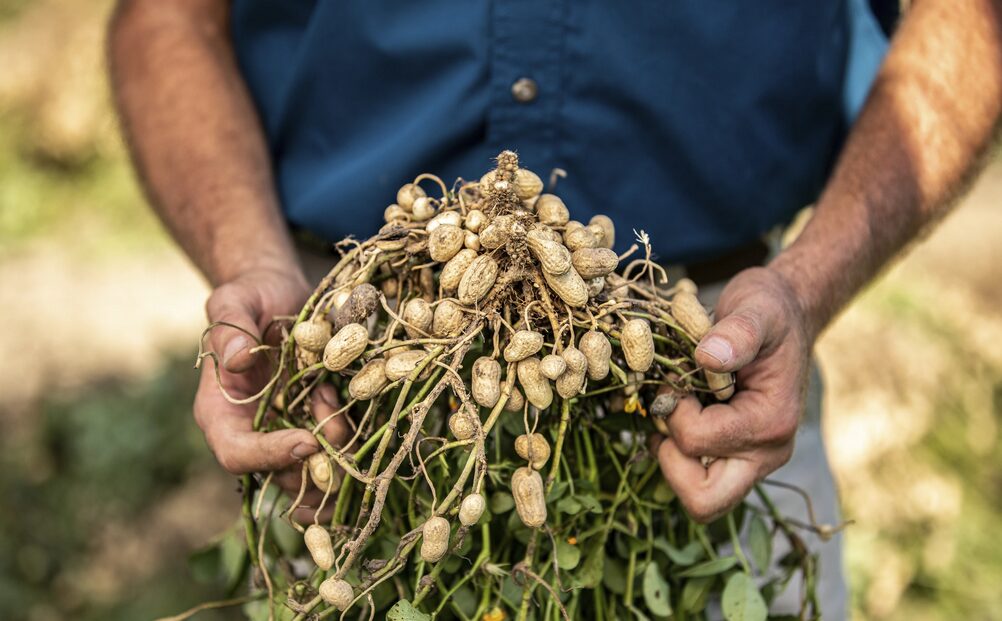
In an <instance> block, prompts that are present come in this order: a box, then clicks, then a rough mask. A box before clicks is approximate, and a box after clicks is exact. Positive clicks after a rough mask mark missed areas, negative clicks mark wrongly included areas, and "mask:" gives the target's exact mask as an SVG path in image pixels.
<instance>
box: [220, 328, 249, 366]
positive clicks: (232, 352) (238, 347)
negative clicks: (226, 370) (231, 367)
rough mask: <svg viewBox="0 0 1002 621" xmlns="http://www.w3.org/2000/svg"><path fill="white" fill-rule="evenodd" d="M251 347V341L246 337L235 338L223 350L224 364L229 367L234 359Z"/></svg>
mask: <svg viewBox="0 0 1002 621" xmlns="http://www.w3.org/2000/svg"><path fill="white" fill-rule="evenodd" d="M248 347H250V339H248V338H247V337H246V336H242V335H241V336H235V337H233V338H231V339H230V342H229V343H227V344H226V347H225V348H224V349H223V364H224V365H228V364H229V363H230V360H232V359H233V358H234V356H236V355H237V354H239V353H240V352H241V351H243V350H245V349H247V348H248Z"/></svg>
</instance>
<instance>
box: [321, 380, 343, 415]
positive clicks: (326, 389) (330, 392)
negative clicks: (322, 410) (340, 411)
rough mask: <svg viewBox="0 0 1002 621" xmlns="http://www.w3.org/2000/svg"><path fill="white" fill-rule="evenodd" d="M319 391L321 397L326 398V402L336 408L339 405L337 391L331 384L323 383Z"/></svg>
mask: <svg viewBox="0 0 1002 621" xmlns="http://www.w3.org/2000/svg"><path fill="white" fill-rule="evenodd" d="M317 392H319V393H320V398H321V399H323V400H324V403H326V404H327V405H329V406H331V407H332V408H334V409H335V410H336V409H337V408H338V407H339V404H338V398H337V391H336V390H334V387H333V386H331V385H330V384H321V385H320V387H319V388H317Z"/></svg>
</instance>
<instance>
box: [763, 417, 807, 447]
mask: <svg viewBox="0 0 1002 621" xmlns="http://www.w3.org/2000/svg"><path fill="white" fill-rule="evenodd" d="M797 422H798V421H797V417H796V416H795V415H790V414H788V413H784V414H783V415H782V416H780V417H779V418H778V419H777V420H775V421H773V422H772V424H771V425H769V426H768V427H767V428H766V429H765V433H764V434H763V438H762V439H763V440H764V442H765V443H766V444H787V443H788V442H789V441H790V440H791V439H792V438H793V437H794V436H795V435H796V433H797Z"/></svg>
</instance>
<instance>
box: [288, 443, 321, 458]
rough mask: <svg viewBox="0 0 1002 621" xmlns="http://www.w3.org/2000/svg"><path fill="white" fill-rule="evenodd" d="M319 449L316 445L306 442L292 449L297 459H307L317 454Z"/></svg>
mask: <svg viewBox="0 0 1002 621" xmlns="http://www.w3.org/2000/svg"><path fill="white" fill-rule="evenodd" d="M318 450H319V449H318V448H317V446H316V445H315V444H306V443H305V442H303V443H300V444H297V445H296V448H294V449H292V456H293V457H295V458H296V459H306V458H307V457H309V456H310V455H312V454H314V453H316V452H317V451H318Z"/></svg>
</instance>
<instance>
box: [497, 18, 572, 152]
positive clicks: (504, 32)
mask: <svg viewBox="0 0 1002 621" xmlns="http://www.w3.org/2000/svg"><path fill="white" fill-rule="evenodd" d="M567 9H568V6H567V0H495V1H494V2H493V3H492V7H491V29H490V32H491V47H490V100H489V109H488V115H487V116H488V118H487V121H488V122H487V142H488V144H489V145H490V146H491V148H492V149H494V150H495V151H499V150H501V149H516V150H518V151H521V152H523V153H525V154H526V156H528V158H529V160H530V161H528V162H525V164H526V165H528V166H532V167H534V168H537V169H546V167H550V166H554V165H555V160H556V156H557V151H558V144H557V137H558V136H559V132H558V123H559V120H560V119H559V112H560V106H561V100H562V84H561V76H562V74H563V72H562V68H561V63H562V57H563V50H564V36H565V20H566V17H567ZM536 160H539V161H536Z"/></svg>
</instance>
